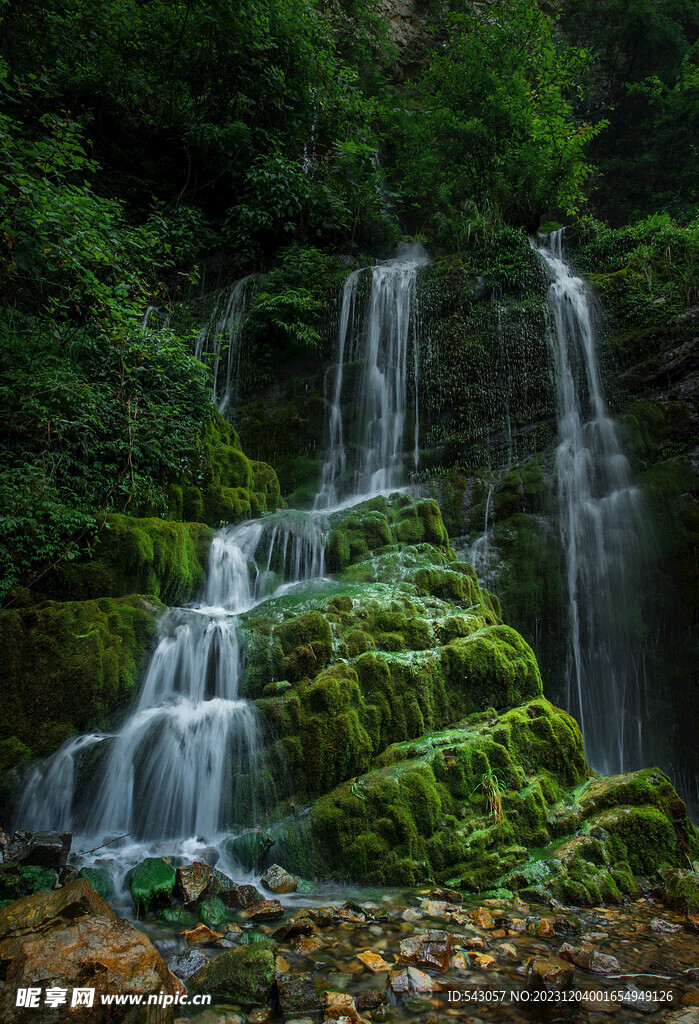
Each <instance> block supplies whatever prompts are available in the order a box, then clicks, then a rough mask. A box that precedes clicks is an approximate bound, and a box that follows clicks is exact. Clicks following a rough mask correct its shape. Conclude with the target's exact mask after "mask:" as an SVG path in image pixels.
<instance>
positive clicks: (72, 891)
mask: <svg viewBox="0 0 699 1024" xmlns="http://www.w3.org/2000/svg"><path fill="white" fill-rule="evenodd" d="M0 960H2V961H3V964H4V966H5V967H6V970H7V973H6V979H5V985H4V988H3V990H2V993H0V1019H2V1020H3V1022H5V1024H20V1022H21V1024H25V1022H27V1024H30V1022H31V1020H32V1016H34V1017H36V1011H32V1010H27V1009H26V1008H24V1007H21V1006H20V1007H18V1006H16V993H17V989H18V988H32V987H36V988H41V989H45V988H46V987H48V986H55V987H59V988H65V989H71V988H74V987H75V988H81V987H85V985H86V984H87V985H89V987H91V988H94V989H95V990H96V992H95V1001H94V1007H93V1009H92V1010H91V1011H90V1017H89V1020H90V1024H107V1022H110V1021H114V1019H115V1018H114V1012H113V1009H112V1008H110V1007H108V1006H102V1003H101V998H100V997H101V995H104V994H106V993H114V992H119V993H137V992H138V993H142V994H143V995H145V996H146V997H147V996H148V995H150V994H152V993H159V992H163V993H166V994H168V995H170V996H172V997H173V998H174V996H176V995H183V994H184V986H183V985H182V983H181V982H180V981H179V980H178V979H177V978H176V977H175V976H174V975H173V974H172V973H171V972H170V970H169V969H168V967H167V964H166V963H165V961H164V960H163V958H162V956H161V955H160V953H158V951H157V950H156V949H155V947H154V946H153V945H152V943H151V942H150V941H149V939H147V938H146V936H145V935H143V934H142V932H140V931H138V929H137V928H135V927H134V925H132V924H131V922H130V921H125V920H119V921H117V920H116V917H115V914H114V912H113V911H112V910H111V908H110V907H109V906H108V904H106V903H105V902H104V901H103V900H102V899H101V898H100V897H99V896H97V894H96V893H95V892H94V891H93V890H92V889H91V888H90V886H89V884H88V882H87V881H86V879H82V878H81V879H77V880H76V881H75V882H71V883H70V884H69V885H67V886H65V887H64V888H63V889H60V890H58V891H56V892H53V893H36V894H35V895H34V896H27V897H25V898H24V899H22V900H19V901H17V902H16V903H12V904H10V905H9V906H7V907H4V908H3V909H2V911H0ZM148 1014H149V1011H148V1010H147V1008H146V1007H145V1006H144V1007H143V1009H142V1010H135V1011H134V1012H133V1014H132V1015H130V1017H129V1021H130V1024H146V1021H147V1020H148V1019H149V1017H148ZM172 1016H173V1014H172V1010H169V1011H168V1012H163V1014H162V1017H161V1020H162V1022H163V1024H167V1022H169V1021H171V1020H172ZM76 1019H77V1018H76Z"/></svg>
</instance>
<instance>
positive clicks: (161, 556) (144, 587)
mask: <svg viewBox="0 0 699 1024" xmlns="http://www.w3.org/2000/svg"><path fill="white" fill-rule="evenodd" d="M212 536H213V532H212V530H210V529H209V527H207V526H204V525H202V524H201V523H173V522H165V521H164V520H162V519H134V518H132V517H131V516H123V515H110V516H106V517H105V520H104V528H103V529H102V531H101V532H100V539H99V542H98V543H97V545H96V547H95V550H94V553H93V555H92V558H91V559H90V561H89V562H87V563H85V564H75V563H68V564H66V565H65V566H64V567H63V568H62V569H61V570H60V571H59V572H57V573H56V574H55V576H54V579H53V580H52V581H51V583H50V587H49V589H50V591H51V592H56V593H60V595H61V597H62V598H70V599H73V600H86V599H89V598H97V597H123V596H126V595H127V594H153V595H154V596H155V597H157V598H159V599H160V600H161V601H163V602H164V603H165V604H169V605H174V604H186V603H187V602H188V601H190V600H191V599H192V598H193V597H194V596H195V595H196V593H197V591H198V590H200V589H201V586H202V584H203V582H204V580H205V577H206V569H205V566H206V561H207V556H208V550H209V545H210V543H211V538H212Z"/></svg>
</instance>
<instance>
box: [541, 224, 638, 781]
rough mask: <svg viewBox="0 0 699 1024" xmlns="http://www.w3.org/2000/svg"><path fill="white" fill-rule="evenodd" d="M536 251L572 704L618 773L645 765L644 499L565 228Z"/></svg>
mask: <svg viewBox="0 0 699 1024" xmlns="http://www.w3.org/2000/svg"><path fill="white" fill-rule="evenodd" d="M535 248H536V251H537V252H538V253H539V255H540V256H541V258H542V260H543V261H544V263H545V264H546V267H547V268H548V271H549V273H550V275H551V278H552V281H551V285H550V287H549V292H548V301H549V306H550V309H551V320H550V329H549V347H550V352H551V358H552V361H553V366H554V370H555V379H556V395H557V420H558V448H557V450H556V475H557V479H558V493H559V508H560V530H561V539H562V542H563V550H564V557H565V579H564V586H565V591H566V595H567V614H568V628H567V696H568V710H569V711H570V713H571V714H572V715H574V716H575V718H577V720H578V722H579V723H580V727H581V729H582V733H583V737H584V740H585V750H586V755H587V760H588V762H589V763H590V764H591V765H592V767H593V768H595V769H596V770H597V771H600V772H605V773H612V772H619V771H625V770H628V769H630V768H637V767H640V766H641V765H642V764H643V742H644V737H643V722H644V717H645V688H644V672H643V669H644V664H643V656H642V650H641V643H640V628H641V627H640V623H639V622H638V620H637V617H636V611H635V600H634V598H635V592H636V590H637V587H638V586H639V584H640V572H639V536H640V534H641V530H642V523H641V520H640V508H639V496H638V494H637V491H636V490H635V489H634V488H633V487H632V486H631V484H630V479H629V468H628V464H627V461H626V458H625V457H624V453H623V451H622V448H621V445H620V442H619V439H618V436H617V432H616V428H615V425H614V422H613V420H612V419H611V418H610V416H609V413H608V411H607V406H606V402H605V399H604V395H603V392H602V387H601V383H600V375H599V365H598V361H597V353H596V350H595V335H594V329H593V317H592V300H591V296H590V293H589V291H588V288H587V286H586V285H585V283H584V281H582V280H581V279H580V278H579V277H575V276H574V275H573V274H572V273H571V271H570V269H569V267H568V266H567V264H566V263H565V262H564V260H563V252H562V232H560V231H559V232H555V233H554V234H552V235H550V236H549V237H548V238H547V239H546V241H545V243H544V244H541V245H538V246H536V247H535Z"/></svg>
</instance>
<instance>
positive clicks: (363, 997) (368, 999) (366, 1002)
mask: <svg viewBox="0 0 699 1024" xmlns="http://www.w3.org/2000/svg"><path fill="white" fill-rule="evenodd" d="M354 1001H355V1003H356V1006H357V1009H358V1010H359V1012H360V1013H364V1012H365V1011H366V1010H375V1009H376V1007H377V1006H381V1004H382V1003H384V1002H385V1001H386V994H385V992H381V991H380V989H378V988H370V989H368V990H367V991H366V992H362V993H360V994H359V995H357V996H355V998H354Z"/></svg>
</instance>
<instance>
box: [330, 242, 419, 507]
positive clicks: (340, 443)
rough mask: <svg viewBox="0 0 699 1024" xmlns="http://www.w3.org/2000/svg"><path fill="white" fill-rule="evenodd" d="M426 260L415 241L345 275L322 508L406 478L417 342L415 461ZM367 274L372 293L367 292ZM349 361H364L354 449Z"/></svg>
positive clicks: (378, 489)
mask: <svg viewBox="0 0 699 1024" xmlns="http://www.w3.org/2000/svg"><path fill="white" fill-rule="evenodd" d="M428 262H429V260H428V257H427V255H426V254H425V252H424V250H423V249H422V247H421V246H419V245H414V246H410V247H409V248H407V249H406V250H405V251H404V252H403V253H402V254H401V255H400V256H399V257H397V258H396V259H394V260H389V261H388V262H387V263H382V264H379V265H377V266H374V267H370V268H368V269H367V270H356V271H354V272H353V273H351V274H350V275H349V277H348V278H347V280H346V281H345V287H344V292H343V297H342V308H341V312H340V327H339V332H338V359H337V364H336V366H335V377H334V383H333V386H332V398H331V401H330V412H329V418H328V429H329V447H328V452H327V456H326V460H325V463H324V466H323V472H322V476H321V483H320V489H319V492H318V495H317V496H316V501H315V507H316V508H317V509H323V508H331V507H333V506H335V505H337V504H338V503H339V502H340V501H341V500H343V499H344V498H347V497H348V496H352V495H354V496H360V495H370V494H375V493H377V492H380V491H385V490H390V489H391V488H394V487H397V486H399V485H400V484H401V483H402V482H403V480H404V475H405V463H406V461H407V459H406V451H405V437H404V433H405V419H406V413H407V409H408V362H409V358H410V350H411V343H412V353H413V363H414V366H413V371H414V379H415V428H414V437H413V444H412V451H411V452H410V456H412V459H411V461H412V462H413V465H414V466H415V467H417V462H418V429H419V428H418V387H417V376H418V373H417V367H418V358H419V337H418V328H417V318H416V316H415V292H416V282H417V273H418V270H419V269H420V267H424V266H426V264H427V263H428ZM367 278H368V281H367V288H366V293H365V294H362V292H363V287H362V286H363V284H364V281H365V280H366V279H367ZM350 361H357V362H360V363H361V367H362V369H361V373H360V377H359V380H358V384H357V397H356V407H357V431H356V441H355V443H354V444H353V446H352V449H351V451H350V450H348V449H349V446H348V444H347V434H348V430H347V424H346V423H344V422H343V412H342V405H343V386H344V383H345V381H344V375H345V368H346V366H347V364H348V363H349V362H350ZM355 445H356V447H355Z"/></svg>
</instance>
